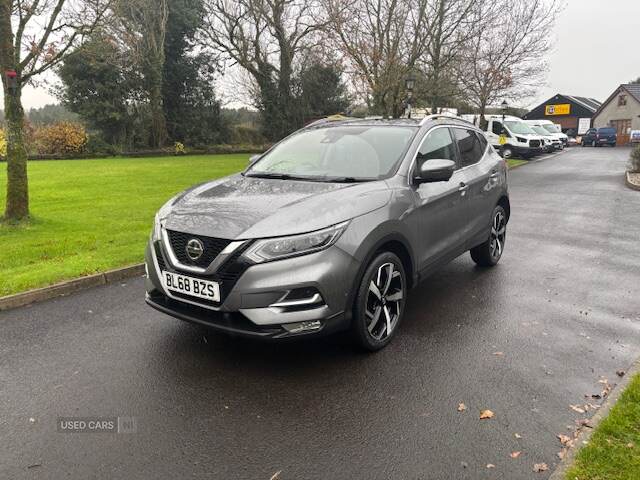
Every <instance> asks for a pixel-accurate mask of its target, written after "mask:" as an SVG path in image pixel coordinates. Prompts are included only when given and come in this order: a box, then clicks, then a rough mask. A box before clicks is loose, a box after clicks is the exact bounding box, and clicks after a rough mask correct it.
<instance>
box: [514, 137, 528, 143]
mask: <svg viewBox="0 0 640 480" xmlns="http://www.w3.org/2000/svg"><path fill="white" fill-rule="evenodd" d="M516 140H517V141H518V142H520V143H527V139H526V138H522V137H516Z"/></svg>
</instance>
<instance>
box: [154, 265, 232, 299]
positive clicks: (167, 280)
mask: <svg viewBox="0 0 640 480" xmlns="http://www.w3.org/2000/svg"><path fill="white" fill-rule="evenodd" d="M162 282H163V283H164V286H165V287H167V289H169V290H172V291H174V292H179V293H182V294H184V295H190V296H192V297H198V298H204V299H205V300H211V301H213V302H219V301H220V285H218V282H211V281H209V280H200V279H199V278H193V277H187V276H186V275H180V274H178V273H172V272H164V271H163V272H162Z"/></svg>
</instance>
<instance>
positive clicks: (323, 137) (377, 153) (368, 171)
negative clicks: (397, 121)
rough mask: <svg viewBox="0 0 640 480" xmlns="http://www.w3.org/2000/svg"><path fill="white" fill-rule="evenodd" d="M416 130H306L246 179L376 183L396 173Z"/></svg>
mask: <svg viewBox="0 0 640 480" xmlns="http://www.w3.org/2000/svg"><path fill="white" fill-rule="evenodd" d="M416 131H417V128H416V127H405V126H388V125H387V126H356V125H354V126H336V127H325V128H316V129H313V130H306V131H303V132H301V133H298V134H296V135H293V136H292V137H290V138H288V139H287V140H284V141H283V142H282V143H280V144H279V145H278V146H276V147H275V148H274V149H273V150H271V151H270V152H269V153H267V154H266V155H265V156H264V157H263V158H261V159H260V160H258V161H257V162H256V163H255V164H254V165H252V166H251V167H250V168H249V169H248V170H247V171H246V172H245V175H247V176H271V177H280V178H305V179H310V180H320V181H322V180H325V181H331V180H338V181H339V180H347V181H348V180H351V181H358V180H377V179H380V178H384V177H386V176H388V175H389V174H390V173H391V172H393V171H394V170H395V168H396V166H397V164H398V162H399V161H400V159H401V157H402V155H403V154H404V152H405V150H406V149H407V147H408V146H409V143H410V142H411V139H412V138H413V136H414V135H415V133H416Z"/></svg>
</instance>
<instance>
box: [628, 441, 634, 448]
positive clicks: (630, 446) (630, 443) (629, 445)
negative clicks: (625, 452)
mask: <svg viewBox="0 0 640 480" xmlns="http://www.w3.org/2000/svg"><path fill="white" fill-rule="evenodd" d="M633 447H635V445H634V444H633V442H629V443H627V448H633Z"/></svg>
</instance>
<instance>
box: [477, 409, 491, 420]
mask: <svg viewBox="0 0 640 480" xmlns="http://www.w3.org/2000/svg"><path fill="white" fill-rule="evenodd" d="M494 415H495V413H493V412H492V411H491V410H482V411H481V412H480V420H484V419H485V418H493V416H494Z"/></svg>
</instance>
